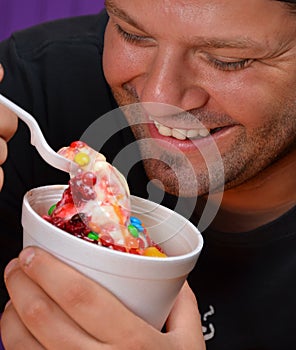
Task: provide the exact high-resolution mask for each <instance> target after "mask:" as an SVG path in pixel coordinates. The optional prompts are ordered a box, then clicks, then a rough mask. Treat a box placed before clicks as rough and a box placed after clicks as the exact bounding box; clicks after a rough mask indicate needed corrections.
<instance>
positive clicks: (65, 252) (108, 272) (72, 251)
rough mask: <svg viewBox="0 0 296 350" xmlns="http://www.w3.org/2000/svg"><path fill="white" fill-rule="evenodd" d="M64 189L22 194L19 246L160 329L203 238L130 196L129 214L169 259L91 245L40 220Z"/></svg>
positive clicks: (182, 221) (174, 216) (188, 226)
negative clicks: (58, 263)
mask: <svg viewBox="0 0 296 350" xmlns="http://www.w3.org/2000/svg"><path fill="white" fill-rule="evenodd" d="M65 188H66V186H65V185H52V186H44V187H38V188H35V189H32V190H30V191H29V192H27V193H26V195H25V196H24V201H23V210H22V225H23V229H24V235H23V245H24V247H26V246H29V245H34V246H39V247H41V248H43V249H45V250H46V251H48V252H49V253H51V254H53V255H54V256H56V257H58V258H59V259H61V260H63V261H64V262H66V263H67V264H69V265H71V266H72V267H74V268H76V269H77V270H79V271H80V272H82V273H83V274H85V275H86V276H89V277H90V278H92V279H93V280H95V281H97V282H98V283H100V284H101V285H103V286H104V287H105V288H107V289H108V290H109V291H111V292H112V293H113V294H114V295H115V296H117V297H118V299H119V300H121V301H122V302H123V303H124V304H125V305H126V306H127V307H128V308H129V309H130V310H132V311H133V312H134V313H135V314H137V315H138V316H140V317H141V318H143V319H144V320H146V321H147V322H148V323H150V324H151V325H153V326H154V327H155V328H157V329H161V328H162V327H163V325H164V323H165V321H166V319H167V316H168V315H169V312H170V310H171V308H172V306H173V304H174V301H175V299H176V297H177V295H178V292H179V291H180V289H181V287H182V285H183V283H184V281H185V280H186V278H187V276H188V274H189V272H190V271H191V270H192V269H193V268H194V266H195V264H196V262H197V259H198V256H199V254H200V251H201V249H202V246H203V239H202V236H201V234H200V233H199V231H198V230H197V228H196V227H195V226H194V225H192V224H191V223H190V222H189V221H188V220H187V219H185V218H184V217H182V216H181V215H179V214H177V213H175V212H174V211H172V210H170V209H167V208H165V207H164V206H161V205H159V204H156V203H154V202H151V201H149V200H145V199H142V198H139V197H135V196H131V203H132V213H133V214H134V215H135V216H137V217H138V218H139V219H140V220H141V221H142V222H143V225H144V226H145V227H146V229H147V230H148V232H149V234H150V236H151V238H152V239H153V240H154V241H155V242H157V243H159V245H160V246H161V248H162V249H163V250H164V252H165V253H166V254H167V255H168V257H166V258H157V257H146V256H140V255H135V254H129V253H123V252H119V251H115V250H112V249H109V248H105V247H102V246H98V245H95V244H91V243H89V242H86V241H84V240H82V239H80V238H77V237H75V236H73V235H71V234H69V233H67V232H64V231H62V230H61V229H59V228H57V227H55V226H53V225H52V224H50V223H49V222H47V221H46V220H44V219H43V218H42V217H41V216H42V215H45V214H47V212H48V209H49V208H50V207H51V206H52V205H53V204H55V203H57V202H58V201H59V200H60V198H61V195H62V192H63V191H64V189H65ZM54 282H55V281H53V283H54Z"/></svg>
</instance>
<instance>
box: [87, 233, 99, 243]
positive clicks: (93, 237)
mask: <svg viewBox="0 0 296 350" xmlns="http://www.w3.org/2000/svg"><path fill="white" fill-rule="evenodd" d="M87 237H88V238H89V239H93V240H94V241H97V240H98V239H99V235H98V234H96V233H95V232H90V233H89V234H88V235H87Z"/></svg>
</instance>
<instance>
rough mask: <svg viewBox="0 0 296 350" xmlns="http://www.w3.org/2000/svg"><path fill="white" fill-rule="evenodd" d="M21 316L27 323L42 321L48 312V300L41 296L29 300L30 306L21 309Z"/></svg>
mask: <svg viewBox="0 0 296 350" xmlns="http://www.w3.org/2000/svg"><path fill="white" fill-rule="evenodd" d="M22 313H23V317H24V319H25V320H26V322H28V323H29V324H39V323H43V322H44V320H45V319H46V317H47V315H48V314H49V313H50V305H49V302H48V301H46V300H44V299H43V298H35V299H34V300H32V301H31V303H30V306H29V307H26V308H25V309H24V310H23V312H22Z"/></svg>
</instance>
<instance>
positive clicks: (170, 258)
mask: <svg viewBox="0 0 296 350" xmlns="http://www.w3.org/2000/svg"><path fill="white" fill-rule="evenodd" d="M67 187H68V185H64V184H58V185H46V186H39V187H35V188H33V189H31V190H29V191H27V192H26V193H25V195H24V197H23V211H24V208H26V210H27V211H28V212H29V213H30V214H31V215H32V216H33V218H34V220H38V221H40V219H41V220H42V221H41V222H42V224H43V225H45V227H48V228H53V229H54V231H55V232H56V233H58V234H59V235H63V237H64V238H65V239H66V240H69V241H73V240H74V241H73V242H77V244H82V246H84V247H85V248H86V249H99V250H101V249H104V252H105V254H106V255H111V256H112V255H114V254H115V256H117V255H119V256H121V257H122V258H123V259H128V260H130V261H132V260H135V261H139V259H140V260H143V261H150V262H151V263H161V264H163V263H165V264H170V263H171V262H176V261H177V260H183V261H185V260H191V259H192V258H193V257H194V256H197V255H198V254H199V253H200V252H201V250H202V248H203V243H204V241H203V236H202V235H201V233H200V232H199V230H198V229H197V227H195V226H194V225H193V224H192V223H191V222H190V221H189V220H188V219H186V218H185V217H183V216H182V215H180V214H179V213H176V212H174V211H173V210H171V209H169V208H167V207H165V206H163V205H161V204H158V203H156V204H157V205H158V206H161V207H162V208H163V210H165V211H167V212H169V213H174V215H177V216H178V217H180V219H181V220H183V221H184V223H185V221H186V225H188V226H190V227H191V228H192V229H193V230H194V231H195V232H196V236H198V240H197V242H198V243H197V245H196V247H195V248H194V249H193V250H192V251H190V252H188V253H185V254H181V255H175V256H167V257H164V258H162V257H153V256H143V255H137V254H129V253H126V252H121V251H117V250H113V249H110V248H107V247H102V246H99V245H94V244H91V243H89V242H86V241H84V240H83V239H80V238H78V237H75V236H74V235H71V234H70V233H68V232H66V231H64V230H62V229H60V228H58V227H56V226H54V225H52V224H51V223H49V222H48V221H46V220H45V219H43V218H42V217H41V216H40V215H39V214H38V213H37V212H36V211H35V210H34V209H33V208H32V206H31V204H30V201H29V198H30V196H32V195H33V194H34V193H37V192H42V191H44V190H47V189H52V190H55V191H61V193H62V192H63V190H64V189H65V188H67ZM133 199H140V200H141V201H145V202H152V201H151V200H147V199H145V198H141V197H138V196H134V195H131V200H133ZM153 203H154V202H153ZM22 221H23V215H22ZM42 245H43V246H44V247H46V246H45V245H44V244H42Z"/></svg>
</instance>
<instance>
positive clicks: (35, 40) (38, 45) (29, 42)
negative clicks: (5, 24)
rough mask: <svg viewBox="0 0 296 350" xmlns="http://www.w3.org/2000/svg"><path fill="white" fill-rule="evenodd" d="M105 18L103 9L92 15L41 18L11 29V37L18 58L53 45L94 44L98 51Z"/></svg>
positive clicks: (102, 36) (105, 14)
mask: <svg viewBox="0 0 296 350" xmlns="http://www.w3.org/2000/svg"><path fill="white" fill-rule="evenodd" d="M107 21H108V15H107V13H106V11H105V10H103V11H102V12H100V13H99V14H96V15H88V16H79V17H71V18H65V19H60V20H55V21H50V22H45V23H42V24H39V25H36V26H33V27H30V28H28V29H25V30H22V31H18V32H15V33H13V35H12V38H11V39H12V41H13V43H14V47H15V50H16V52H17V54H18V56H19V57H20V58H24V59H30V58H34V57H35V56H36V55H39V54H41V53H42V52H44V51H46V50H47V49H48V48H52V47H53V46H64V47H65V46H67V45H80V44H82V45H95V46H97V47H98V48H99V50H100V51H101V50H102V48H103V40H104V32H105V27H106V24H107Z"/></svg>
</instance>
